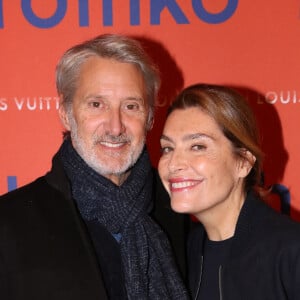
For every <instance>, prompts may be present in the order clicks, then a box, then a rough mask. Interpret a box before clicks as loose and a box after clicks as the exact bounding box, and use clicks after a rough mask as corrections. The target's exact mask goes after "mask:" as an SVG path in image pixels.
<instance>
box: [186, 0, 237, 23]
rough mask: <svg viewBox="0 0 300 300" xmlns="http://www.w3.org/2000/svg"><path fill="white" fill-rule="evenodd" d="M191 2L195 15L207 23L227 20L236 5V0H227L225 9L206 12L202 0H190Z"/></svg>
mask: <svg viewBox="0 0 300 300" xmlns="http://www.w3.org/2000/svg"><path fill="white" fill-rule="evenodd" d="M192 4H193V8H194V11H195V13H196V15H197V16H198V17H199V18H200V19H201V20H203V21H204V22H206V23H209V24H219V23H222V22H225V21H227V20H228V19H229V18H230V17H231V16H232V15H233V14H234V12H235V10H236V9H237V6H238V0H228V4H227V6H226V7H225V9H224V10H223V11H221V12H219V13H216V14H213V13H210V12H208V11H207V10H206V9H205V8H204V6H203V4H202V0H192Z"/></svg>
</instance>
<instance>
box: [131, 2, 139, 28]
mask: <svg viewBox="0 0 300 300" xmlns="http://www.w3.org/2000/svg"><path fill="white" fill-rule="evenodd" d="M140 18H141V16H140V0H130V25H140V23H141V20H140Z"/></svg>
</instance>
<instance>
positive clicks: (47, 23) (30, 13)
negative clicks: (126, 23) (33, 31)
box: [0, 0, 239, 29]
mask: <svg viewBox="0 0 300 300" xmlns="http://www.w3.org/2000/svg"><path fill="white" fill-rule="evenodd" d="M99 1H100V0H99ZM190 1H191V2H192V7H193V10H194V12H195V14H196V16H197V17H198V18H200V19H201V20H202V21H204V22H206V23H210V24H219V23H222V22H225V21H227V20H228V19H229V18H230V17H231V16H232V15H233V14H234V13H235V11H236V9H237V7H238V1H239V0H227V5H226V7H225V8H224V9H223V10H222V11H221V12H219V13H211V12H208V11H207V10H206V9H205V7H204V5H203V2H204V1H203V0H190ZM32 2H33V0H21V8H22V12H23V16H24V18H25V19H26V20H27V21H28V22H29V23H30V24H32V25H33V26H35V27H38V28H52V27H55V26H57V25H58V24H59V23H60V22H61V21H62V20H63V19H64V17H65V15H66V12H67V8H68V2H67V0H56V4H57V6H56V10H55V12H54V13H53V15H52V16H50V17H48V18H41V17H39V16H38V15H37V14H36V13H35V12H34V10H33V7H32V6H33V4H32ZM74 2H75V1H74ZM89 2H90V1H89V0H78V1H77V3H78V19H79V20H78V21H79V26H80V27H88V26H90V24H89V23H90V16H89ZM129 6H130V7H129V9H130V25H132V26H135V25H140V23H141V1H140V0H129ZM102 7H103V12H102V16H103V26H113V23H114V20H113V0H102ZM164 9H167V10H168V11H169V12H170V14H171V15H172V17H173V18H174V20H175V22H176V23H177V24H190V21H189V19H188V18H187V17H186V15H185V13H184V11H183V10H182V8H181V7H180V5H179V4H178V3H177V0H150V24H151V25H160V23H161V13H162V11H163V10H164ZM4 19H5V11H4V8H3V0H0V29H2V28H4V26H5V24H4Z"/></svg>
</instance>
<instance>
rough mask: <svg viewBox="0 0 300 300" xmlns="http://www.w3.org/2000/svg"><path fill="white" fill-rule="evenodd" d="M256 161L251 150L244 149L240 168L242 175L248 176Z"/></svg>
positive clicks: (243, 176)
mask: <svg viewBox="0 0 300 300" xmlns="http://www.w3.org/2000/svg"><path fill="white" fill-rule="evenodd" d="M255 161H256V157H255V156H254V155H253V154H252V153H251V152H250V151H248V150H246V149H243V151H242V157H241V162H240V168H239V172H240V177H242V178H245V177H247V175H248V174H249V173H250V171H251V169H252V167H253V166H254V164H255Z"/></svg>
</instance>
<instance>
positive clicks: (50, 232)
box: [0, 156, 185, 300]
mask: <svg viewBox="0 0 300 300" xmlns="http://www.w3.org/2000/svg"><path fill="white" fill-rule="evenodd" d="M154 191H155V192H154V194H153V198H154V203H155V206H154V210H153V213H152V214H153V218H154V219H156V220H157V222H158V223H160V224H161V225H162V227H163V229H164V230H165V231H166V234H167V235H168V236H169V238H170V240H171V245H172V246H173V248H174V250H175V255H176V259H177V262H178V264H179V266H180V269H181V271H182V272H183V273H184V269H185V254H184V249H185V246H184V244H185V241H184V238H185V218H184V217H183V216H179V215H176V214H175V213H173V212H172V211H171V209H170V208H169V200H168V196H167V194H166V192H165V191H164V189H163V187H162V185H161V183H160V181H159V180H158V177H157V175H156V176H155V189H154ZM108 263H109V262H108ZM0 298H1V299H5V300H23V299H24V300H25V299H26V300H37V299H38V300H50V299H51V300H83V299H88V300H93V299H95V300H96V299H97V300H99V299H107V295H106V291H105V288H104V283H103V279H102V274H101V270H100V267H99V265H98V262H97V256H96V253H95V250H94V247H93V245H92V242H91V239H90V236H89V233H88V231H87V228H86V226H85V224H84V222H83V220H82V218H81V216H80V214H79V212H78V210H77V208H76V206H75V203H74V200H73V199H72V197H71V192H70V186H69V182H68V179H67V177H66V174H65V172H64V170H63V167H62V164H61V162H60V160H59V158H58V157H57V156H55V157H54V159H53V165H52V170H51V171H50V172H49V173H47V174H46V176H43V177H40V178H38V179H37V180H36V181H34V182H33V183H30V184H29V185H26V186H24V187H21V188H19V189H17V190H15V191H12V192H10V193H7V194H6V195H3V196H1V197H0Z"/></svg>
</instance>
